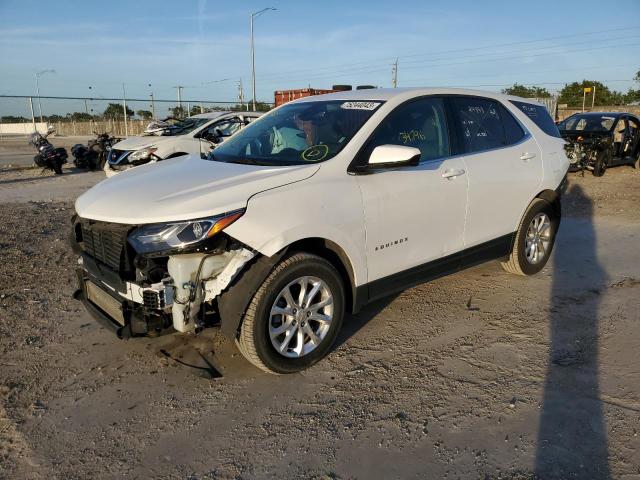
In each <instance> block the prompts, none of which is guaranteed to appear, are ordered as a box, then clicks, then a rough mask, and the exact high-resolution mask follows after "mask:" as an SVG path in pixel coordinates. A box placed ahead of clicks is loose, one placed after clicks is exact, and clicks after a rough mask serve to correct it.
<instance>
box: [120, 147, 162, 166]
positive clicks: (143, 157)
mask: <svg viewBox="0 0 640 480" xmlns="http://www.w3.org/2000/svg"><path fill="white" fill-rule="evenodd" d="M156 150H158V148H157V147H147V148H143V149H142V150H137V151H135V152H133V153H132V154H130V155H129V158H128V159H127V160H128V161H129V163H142V162H146V161H149V160H150V159H151V157H152V156H154V155H153V153H154V152H155V151H156Z"/></svg>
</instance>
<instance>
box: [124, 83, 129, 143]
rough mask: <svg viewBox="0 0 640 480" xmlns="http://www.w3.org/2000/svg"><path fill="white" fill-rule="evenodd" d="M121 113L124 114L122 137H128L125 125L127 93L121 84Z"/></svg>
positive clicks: (127, 127) (127, 129) (127, 128)
mask: <svg viewBox="0 0 640 480" xmlns="http://www.w3.org/2000/svg"><path fill="white" fill-rule="evenodd" d="M122 111H123V112H124V136H125V137H128V136H129V126H128V125H127V92H126V90H125V89H124V82H122Z"/></svg>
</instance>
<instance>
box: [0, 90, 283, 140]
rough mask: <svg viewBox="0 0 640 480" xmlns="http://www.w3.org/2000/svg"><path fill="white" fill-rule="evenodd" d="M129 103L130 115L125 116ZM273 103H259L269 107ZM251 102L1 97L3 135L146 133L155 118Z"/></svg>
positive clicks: (237, 107)
mask: <svg viewBox="0 0 640 480" xmlns="http://www.w3.org/2000/svg"><path fill="white" fill-rule="evenodd" d="M125 106H126V113H127V115H126V118H125ZM272 106H273V104H270V103H262V102H261V103H259V104H258V105H257V107H258V109H259V110H261V111H265V110H269V109H270V108H272ZM249 109H251V105H249V104H247V103H243V104H240V103H239V102H235V101H210V100H183V101H182V102H177V101H175V100H164V99H155V98H154V99H152V98H149V99H135V98H134V99H118V98H84V97H29V96H6V95H5V96H0V134H3V133H4V134H26V133H30V132H33V131H35V130H36V129H37V130H38V131H45V130H46V129H47V128H48V127H50V126H51V127H53V128H55V129H56V133H57V134H59V135H92V134H93V133H94V132H99V133H101V132H108V133H111V134H112V135H116V136H127V135H137V134H140V133H142V131H143V130H144V129H145V128H146V126H147V125H148V124H149V122H150V121H151V120H154V119H155V120H163V119H166V118H185V117H187V116H190V115H197V114H200V113H206V112H211V111H221V110H236V111H240V110H249Z"/></svg>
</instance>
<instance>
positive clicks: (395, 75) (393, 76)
mask: <svg viewBox="0 0 640 480" xmlns="http://www.w3.org/2000/svg"><path fill="white" fill-rule="evenodd" d="M391 85H393V88H396V87H397V86H398V57H396V61H395V62H394V63H393V64H392V67H391Z"/></svg>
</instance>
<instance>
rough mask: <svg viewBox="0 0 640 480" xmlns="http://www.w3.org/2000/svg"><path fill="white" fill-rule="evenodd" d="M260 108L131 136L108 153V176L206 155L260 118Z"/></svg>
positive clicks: (211, 115) (197, 117)
mask: <svg viewBox="0 0 640 480" xmlns="http://www.w3.org/2000/svg"><path fill="white" fill-rule="evenodd" d="M260 115H262V113H260V112H211V113H202V114H199V115H194V116H192V117H189V118H186V119H184V120H181V121H179V122H177V123H175V124H173V125H170V126H168V127H167V128H166V129H164V130H163V131H162V133H161V134H160V135H156V134H149V135H140V136H133V137H127V138H125V139H124V140H122V141H121V142H118V143H116V144H115V145H114V146H113V147H112V148H111V150H110V151H109V152H108V154H107V162H105V165H104V172H105V173H106V174H107V177H111V176H113V175H115V174H117V173H120V172H123V171H125V170H129V169H130V168H132V167H137V166H139V165H144V164H146V163H154V162H157V161H158V160H164V159H166V158H174V157H179V156H181V155H187V154H193V155H198V156H204V157H206V156H207V155H208V154H209V152H210V151H211V149H212V148H214V147H215V146H216V145H218V144H219V143H222V142H223V141H224V140H225V139H227V138H228V137H230V136H231V135H233V134H234V133H235V132H237V131H238V130H240V129H241V128H243V127H244V126H246V125H248V124H249V123H251V122H252V121H253V120H255V119H256V118H258V117H259V116H260Z"/></svg>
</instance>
